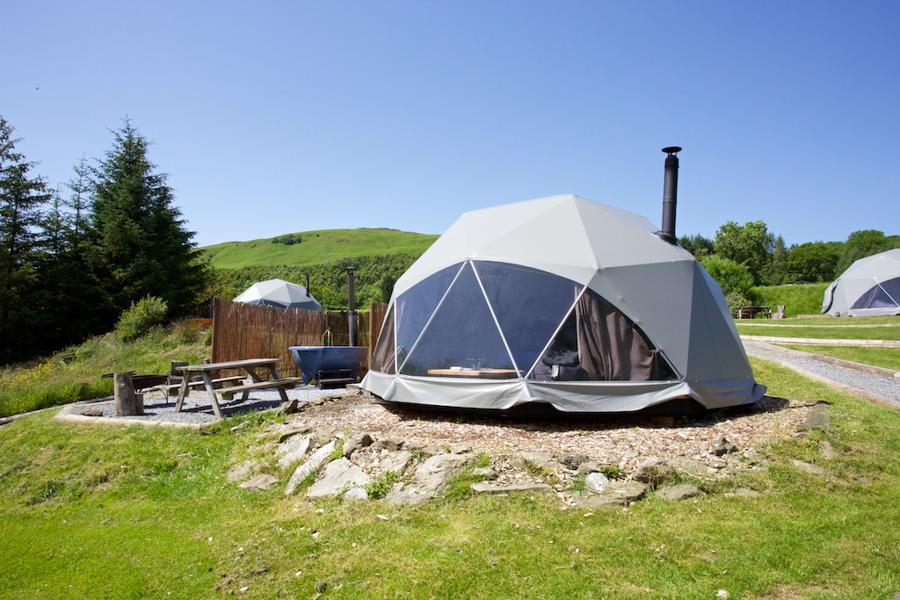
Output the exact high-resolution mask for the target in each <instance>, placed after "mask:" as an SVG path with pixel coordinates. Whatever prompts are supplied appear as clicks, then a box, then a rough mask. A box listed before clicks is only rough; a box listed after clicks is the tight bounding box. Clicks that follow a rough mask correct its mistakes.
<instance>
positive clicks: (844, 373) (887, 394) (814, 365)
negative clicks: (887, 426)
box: [743, 339, 900, 408]
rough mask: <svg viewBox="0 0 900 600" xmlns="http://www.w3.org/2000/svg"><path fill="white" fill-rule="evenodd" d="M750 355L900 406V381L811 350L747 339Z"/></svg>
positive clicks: (745, 345) (745, 347) (745, 343)
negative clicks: (837, 362) (834, 361)
mask: <svg viewBox="0 0 900 600" xmlns="http://www.w3.org/2000/svg"><path fill="white" fill-rule="evenodd" d="M743 342H744V349H745V350H746V351H747V354H749V355H750V356H755V357H757V358H763V359H767V360H772V361H775V362H777V363H780V364H783V365H785V366H787V367H793V368H795V369H797V370H799V371H802V372H804V373H807V374H809V375H811V376H813V377H815V378H817V379H820V380H824V381H825V382H827V383H831V384H837V385H838V386H843V387H847V388H850V389H851V391H857V392H860V393H862V394H863V395H865V396H869V397H874V398H875V399H880V400H882V401H883V402H885V403H887V404H890V405H892V406H895V407H897V408H900V381H897V380H896V379H894V378H892V377H884V376H881V375H876V374H874V373H867V372H865V371H859V370H857V369H851V368H849V367H843V366H840V365H835V364H831V363H829V362H826V361H825V360H821V359H819V358H817V357H816V356H815V355H811V354H805V353H804V354H800V353H796V352H792V351H791V350H788V349H786V348H779V347H778V346H774V345H772V344H767V343H765V342H758V341H750V340H747V339H743Z"/></svg>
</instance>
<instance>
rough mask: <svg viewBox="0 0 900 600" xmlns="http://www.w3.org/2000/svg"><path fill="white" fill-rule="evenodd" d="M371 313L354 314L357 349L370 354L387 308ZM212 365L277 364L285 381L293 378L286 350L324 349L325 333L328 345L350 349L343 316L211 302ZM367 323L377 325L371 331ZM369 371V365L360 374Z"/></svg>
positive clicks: (377, 306) (375, 307) (295, 371)
mask: <svg viewBox="0 0 900 600" xmlns="http://www.w3.org/2000/svg"><path fill="white" fill-rule="evenodd" d="M372 310H373V311H374V313H373V314H374V320H373V314H370V312H369V311H361V312H359V313H357V314H358V325H357V328H358V343H360V344H366V343H369V353H370V354H371V351H372V346H373V345H374V341H372V340H373V337H372V331H373V330H375V337H374V339H376V340H377V337H378V332H379V331H380V330H381V323H382V321H384V312H385V310H386V305H384V304H374V305H373V306H372ZM212 314H213V339H212V356H211V359H212V361H213V362H221V361H226V360H239V359H242V358H264V357H265V358H268V357H272V358H277V359H278V370H279V371H280V372H281V374H282V375H284V376H298V375H299V371H298V369H297V367H296V365H295V364H294V360H293V358H292V357H291V353H290V351H288V346H318V345H321V344H322V343H323V336H324V334H325V332H326V330H329V331H330V332H331V338H332V340H331V344H332V345H334V346H346V345H348V344H349V343H350V339H349V331H348V329H347V323H348V319H349V314H348V313H347V311H325V312H315V311H309V310H299V309H289V310H284V309H279V308H274V307H268V306H254V305H251V304H242V303H239V302H231V301H229V300H222V299H220V298H216V299H215V300H213V310H212ZM372 323H375V324H376V325H375V326H374V327H373V326H372ZM366 368H368V360H366V362H365V364H364V365H363V370H365V369H366Z"/></svg>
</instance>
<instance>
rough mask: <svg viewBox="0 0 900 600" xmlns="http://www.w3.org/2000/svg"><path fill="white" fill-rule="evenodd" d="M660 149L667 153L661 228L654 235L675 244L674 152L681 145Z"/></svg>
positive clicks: (676, 183) (675, 152)
mask: <svg viewBox="0 0 900 600" xmlns="http://www.w3.org/2000/svg"><path fill="white" fill-rule="evenodd" d="M662 151H663V152H665V153H666V155H667V156H666V162H665V166H664V175H663V212H662V229H661V230H660V231H658V232H657V234H656V235H658V236H659V237H660V238H661V239H663V240H665V241H667V242H669V243H670V244H677V243H678V238H676V237H675V207H676V204H677V203H678V156H676V154H677V153H678V152H681V147H680V146H666V147H665V148H663V149H662Z"/></svg>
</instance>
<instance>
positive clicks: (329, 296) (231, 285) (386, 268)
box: [207, 254, 418, 310]
mask: <svg viewBox="0 0 900 600" xmlns="http://www.w3.org/2000/svg"><path fill="white" fill-rule="evenodd" d="M416 258H418V257H416V256H412V255H406V254H391V255H388V256H368V257H362V258H354V259H344V260H340V261H337V262H334V263H329V264H324V265H313V266H305V267H292V266H289V265H282V266H274V267H244V268H243V269H217V270H215V271H214V274H213V280H212V283H211V285H210V287H209V288H208V292H207V295H208V296H218V297H220V298H228V299H230V298H234V297H235V296H237V295H238V294H240V293H241V292H243V291H244V290H245V289H247V288H248V287H250V286H251V285H252V284H253V283H255V282H257V281H262V280H264V279H272V278H278V279H284V280H286V281H292V282H294V283H299V284H301V285H305V282H306V274H307V273H309V278H310V288H311V290H310V291H311V293H312V295H313V296H314V297H315V298H316V299H317V300H318V301H319V302H320V303H321V304H322V306H323V307H324V308H327V309H334V310H339V309H345V308H347V271H346V269H347V267H348V266H353V267H356V304H357V306H359V307H362V308H365V307H368V306H369V305H370V304H371V303H373V302H387V301H388V300H389V299H390V297H391V292H393V289H394V283H395V282H396V281H397V279H398V278H399V277H400V275H402V274H403V272H404V271H405V270H406V269H408V268H409V266H410V265H411V264H412V263H413V262H414V261H415V260H416Z"/></svg>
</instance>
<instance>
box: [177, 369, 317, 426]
mask: <svg viewBox="0 0 900 600" xmlns="http://www.w3.org/2000/svg"><path fill="white" fill-rule="evenodd" d="M277 364H278V359H277V358H248V359H244V360H231V361H226V362H219V363H207V364H200V365H184V366H180V367H176V369H177V370H178V371H181V372H182V373H183V374H184V378H183V379H182V380H181V384H179V388H178V400H176V401H175V412H181V408H182V405H183V404H184V398H185V396H187V394H188V392H189V391H190V388H191V387H192V386H193V385H194V384H195V383H199V384H202V385H203V387H205V388H206V392H207V394H209V399H210V401H211V402H212V407H213V412H214V413H216V416H217V417H219V418H220V419H221V418H222V409H221V408H220V407H219V399H218V395H219V394H221V395H222V396H223V397H225V396H226V395H228V396H232V395H234V394H237V393H240V394H241V400H240V401H241V402H244V401H246V400H247V398H248V397H249V395H250V391H251V390H265V389H277V390H278V393H279V395H280V396H281V400H282V402H288V397H287V392H286V391H285V390H286V389H288V388H292V387H294V385H296V384H297V383H298V382H299V381H300V379H299V378H297V377H282V376H281V375H280V374H279V373H278V366H277ZM263 369H266V370H268V371H269V375H270V376H271V377H270V379H263V378H262V377H260V375H259V370H263ZM225 370H242V371H244V372H246V373H247V375H249V376H250V379H251V380H252V383H242V384H239V385H232V386H226V387H216V385H217V382H218V383H219V384H220V385H221V383H226V382H228V381H229V380H230V381H232V382H234V381H235V378H234V377H223V378H219V379H213V374H215V373H218V372H219V371H225ZM192 375H199V376H200V378H201V380H200V381H199V382H195V381H191V376H192ZM243 379H244V378H243V377H238V378H237V380H238V381H243Z"/></svg>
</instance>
